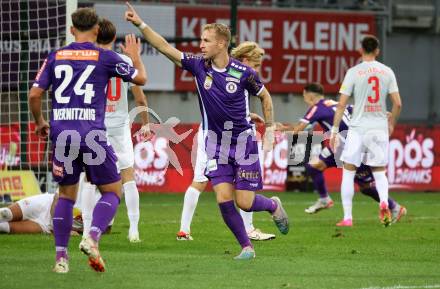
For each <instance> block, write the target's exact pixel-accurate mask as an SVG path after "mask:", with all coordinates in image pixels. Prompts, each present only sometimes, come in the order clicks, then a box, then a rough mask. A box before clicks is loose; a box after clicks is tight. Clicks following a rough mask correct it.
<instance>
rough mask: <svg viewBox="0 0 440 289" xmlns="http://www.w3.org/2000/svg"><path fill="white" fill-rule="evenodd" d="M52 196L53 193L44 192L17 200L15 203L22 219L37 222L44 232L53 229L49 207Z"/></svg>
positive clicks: (48, 232) (49, 231)
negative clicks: (21, 214)
mask: <svg viewBox="0 0 440 289" xmlns="http://www.w3.org/2000/svg"><path fill="white" fill-rule="evenodd" d="M54 196H55V194H47V193H46V194H40V195H36V196H32V197H29V198H24V199H21V200H19V201H18V202H17V204H18V205H19V206H20V208H21V211H22V212H23V220H30V221H33V222H35V223H37V224H38V225H40V227H41V229H42V230H43V232H44V233H47V234H50V233H51V231H52V230H53V225H52V216H51V215H50V208H51V207H52V203H53V198H54Z"/></svg>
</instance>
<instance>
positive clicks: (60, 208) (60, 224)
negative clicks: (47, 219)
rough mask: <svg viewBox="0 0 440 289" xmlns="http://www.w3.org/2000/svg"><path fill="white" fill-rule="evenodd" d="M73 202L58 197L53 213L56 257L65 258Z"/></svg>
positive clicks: (70, 227) (71, 220)
mask: <svg viewBox="0 0 440 289" xmlns="http://www.w3.org/2000/svg"><path fill="white" fill-rule="evenodd" d="M74 203H75V202H74V201H72V200H69V199H66V198H63V197H60V198H59V199H58V202H57V204H56V206H55V210H54V213H53V235H54V238H55V249H56V253H57V254H56V259H57V260H58V259H59V258H65V259H67V246H68V245H69V239H70V230H71V229H72V223H73V204H74Z"/></svg>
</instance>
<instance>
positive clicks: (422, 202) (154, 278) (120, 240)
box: [0, 193, 440, 289]
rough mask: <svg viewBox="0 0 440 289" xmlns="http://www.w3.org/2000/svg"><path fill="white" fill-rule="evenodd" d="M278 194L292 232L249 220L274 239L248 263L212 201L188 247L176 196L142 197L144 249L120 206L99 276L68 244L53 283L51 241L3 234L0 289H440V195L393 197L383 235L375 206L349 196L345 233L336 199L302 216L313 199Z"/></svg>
mask: <svg viewBox="0 0 440 289" xmlns="http://www.w3.org/2000/svg"><path fill="white" fill-rule="evenodd" d="M268 195H270V194H268ZM280 196H281V199H282V200H283V201H284V204H285V205H284V206H285V208H286V209H287V212H288V213H289V216H290V219H291V224H292V227H291V230H290V233H289V234H288V235H287V236H281V235H280V234H279V233H278V232H277V231H276V228H275V226H274V225H273V223H272V221H271V219H270V218H269V215H268V214H267V213H256V214H255V215H254V225H255V226H256V227H259V228H261V229H262V230H264V231H268V232H274V233H276V234H277V238H276V239H275V240H273V241H266V242H254V245H255V249H256V253H257V258H256V259H255V260H252V261H234V260H233V259H232V257H233V256H235V255H236V254H238V253H239V251H240V248H239V246H238V244H237V243H236V241H235V239H234V238H233V236H232V234H231V233H230V232H229V231H228V230H227V228H226V226H225V225H224V223H223V221H222V219H221V216H220V213H219V210H218V207H217V205H216V204H215V198H214V195H213V193H204V194H202V196H201V197H200V201H199V206H198V208H197V211H196V216H195V217H194V220H193V225H192V231H193V237H194V241H192V242H183V241H182V242H178V241H176V240H175V233H176V232H177V231H178V229H179V221H180V210H181V206H182V200H183V195H158V194H144V195H142V197H141V222H140V232H141V238H142V240H143V242H142V243H139V244H130V243H128V240H127V239H126V234H127V230H128V220H127V217H126V211H125V205H122V206H121V207H120V210H119V213H118V215H117V219H116V222H115V225H114V226H113V232H112V234H111V235H106V236H104V237H103V239H102V242H101V246H100V248H101V252H102V254H103V256H104V258H105V259H106V261H107V272H106V273H104V274H97V273H95V272H93V271H91V269H89V267H88V266H87V264H86V263H87V262H86V258H85V257H84V256H83V255H81V254H80V253H79V251H78V249H77V246H78V244H79V241H80V238H79V237H73V238H72V239H71V242H70V247H69V249H70V273H69V274H67V275H57V274H54V273H52V272H51V267H52V266H53V263H54V248H53V240H52V237H51V236H43V235H37V236H9V235H1V236H0V288H5V289H6V288H7V289H10V288H29V289H37V288H60V289H61V288H69V289H70V288H78V289H87V288H101V289H111V288H117V289H125V288H367V287H394V288H396V286H397V285H401V286H414V287H411V288H440V240H439V239H440V194H433V193H432V194H422V193H420V194H419V193H394V194H393V196H394V197H395V198H396V199H397V200H398V201H399V202H401V203H402V204H404V205H406V206H407V208H408V212H409V214H408V216H406V217H405V218H404V219H403V220H402V221H401V222H400V223H398V224H394V225H392V226H391V227H389V228H383V227H382V226H381V225H380V224H379V220H378V218H377V213H378V212H377V211H378V208H377V207H378V206H377V204H376V203H374V202H373V201H371V200H370V199H368V198H367V197H365V196H362V195H356V197H355V200H354V208H353V212H354V221H355V225H354V227H353V228H343V229H336V227H335V223H336V222H337V221H339V219H340V218H341V216H342V208H341V205H340V202H339V198H338V195H337V194H334V195H333V198H334V199H335V200H337V201H336V205H335V207H334V208H332V209H330V210H326V211H323V212H320V213H318V214H316V215H307V214H305V213H304V208H305V207H306V206H307V205H309V204H310V203H311V202H312V201H314V200H315V195H312V194H299V193H283V194H280ZM428 285H429V286H433V287H427V286H428ZM423 286H425V287H423Z"/></svg>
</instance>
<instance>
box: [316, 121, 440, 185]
mask: <svg viewBox="0 0 440 289" xmlns="http://www.w3.org/2000/svg"><path fill="white" fill-rule="evenodd" d="M324 175H325V180H326V182H327V185H328V188H329V190H330V191H333V192H340V190H341V178H342V173H341V169H334V168H333V169H329V170H327V171H326V172H325V174H324ZM387 175H388V180H389V183H390V189H391V190H394V191H440V126H439V125H436V126H433V127H428V126H426V125H402V124H401V125H398V126H397V127H396V129H395V131H394V133H393V135H392V136H391V140H390V151H389V162H388V168H387Z"/></svg>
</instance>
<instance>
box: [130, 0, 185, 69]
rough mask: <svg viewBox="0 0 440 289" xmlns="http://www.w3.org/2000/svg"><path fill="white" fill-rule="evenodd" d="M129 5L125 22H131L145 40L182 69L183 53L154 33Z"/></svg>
mask: <svg viewBox="0 0 440 289" xmlns="http://www.w3.org/2000/svg"><path fill="white" fill-rule="evenodd" d="M126 4H127V7H128V8H127V11H126V12H125V20H127V21H130V22H131V23H133V25H135V26H136V27H138V28H139V30H140V31H141V32H142V34H143V35H144V38H145V40H146V41H147V42H148V43H150V44H151V45H152V46H153V47H154V48H156V49H157V50H159V52H160V53H162V54H163V55H165V56H166V57H167V58H168V59H170V60H171V61H172V62H174V63H175V64H176V65H177V66H179V67H182V63H181V57H182V52H180V51H179V50H178V49H176V48H175V47H174V46H172V45H171V44H169V43H168V42H167V41H166V40H165V38H163V37H162V36H161V35H159V34H158V33H157V32H156V31H154V30H153V29H152V28H151V27H150V26H148V25H147V24H145V22H144V21H143V20H142V18H141V17H139V15H138V14H137V13H136V10H135V9H134V8H133V6H131V5H130V3H128V2H127V3H126Z"/></svg>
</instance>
